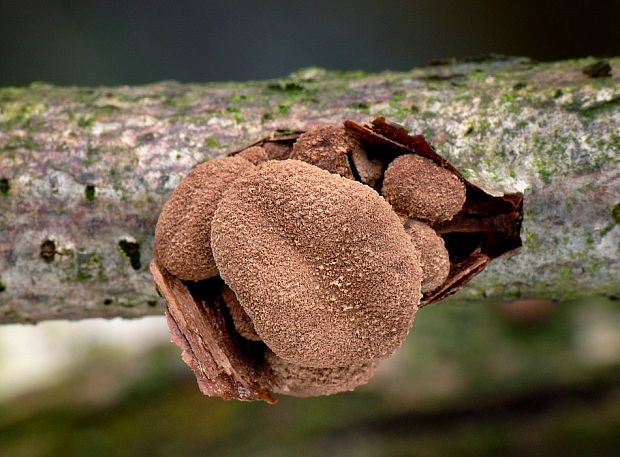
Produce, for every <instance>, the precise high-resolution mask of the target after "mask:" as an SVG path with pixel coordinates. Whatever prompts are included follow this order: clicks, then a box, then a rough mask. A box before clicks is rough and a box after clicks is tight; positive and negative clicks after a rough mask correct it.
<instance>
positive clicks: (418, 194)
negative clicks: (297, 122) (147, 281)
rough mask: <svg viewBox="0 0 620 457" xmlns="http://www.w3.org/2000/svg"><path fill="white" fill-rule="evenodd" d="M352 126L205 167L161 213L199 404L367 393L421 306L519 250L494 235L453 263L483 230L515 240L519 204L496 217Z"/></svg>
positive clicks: (486, 200) (166, 277) (480, 197)
mask: <svg viewBox="0 0 620 457" xmlns="http://www.w3.org/2000/svg"><path fill="white" fill-rule="evenodd" d="M344 125H345V126H344V127H342V126H335V125H322V126H316V127H312V128H310V129H309V130H308V131H307V132H305V133H301V134H294V135H291V136H290V137H284V138H283V137H278V138H275V139H266V140H263V141H261V142H258V143H256V144H254V145H252V146H250V147H248V148H246V149H244V150H242V151H239V152H236V153H233V154H232V155H230V156H228V157H225V158H220V159H216V160H213V161H210V162H207V163H204V164H201V165H199V166H198V167H196V168H195V169H194V170H193V171H192V172H191V173H189V174H188V176H187V177H186V178H185V179H184V180H183V181H182V182H181V183H180V184H179V186H178V188H177V189H176V190H175V192H174V193H173V194H172V196H171V197H170V199H169V201H168V202H167V203H166V205H165V207H164V209H163V211H162V213H161V215H160V218H159V221H158V223H157V227H156V238H155V260H154V262H153V264H152V265H151V270H152V271H153V274H154V276H155V280H156V283H157V284H158V287H159V289H160V290H161V291H162V293H163V295H164V296H165V298H166V299H167V301H168V311H167V315H168V322H169V325H170V329H171V335H172V339H173V341H174V342H175V343H176V344H177V345H179V346H180V347H181V349H182V350H183V360H185V361H186V363H187V364H188V365H190V367H192V368H193V369H194V372H195V374H196V377H197V379H198V383H199V386H200V388H201V390H202V391H203V392H204V393H205V394H207V395H216V396H221V397H223V398H238V399H250V400H252V399H254V400H256V399H261V400H265V401H268V402H274V401H275V399H274V398H273V396H272V393H279V394H285V395H294V396H300V397H307V396H315V395H330V394H335V393H338V392H342V391H347V390H352V389H354V388H356V387H358V386H359V385H362V384H365V383H366V382H368V380H369V379H370V378H371V377H372V374H373V373H374V371H375V369H376V367H377V366H378V365H379V364H380V362H381V361H382V360H384V359H385V358H387V357H389V356H390V355H391V354H392V353H394V351H395V350H397V349H398V347H399V346H400V345H401V344H402V343H403V341H404V340H405V338H406V336H407V334H408V332H409V330H410V328H411V325H412V322H413V320H414V316H415V314H416V311H417V310H418V308H419V307H420V306H422V305H424V304H427V303H430V302H433V301H437V300H440V299H441V298H443V297H445V296H447V295H449V294H451V293H454V291H456V290H458V288H460V287H462V285H463V284H464V283H465V282H466V281H467V280H468V279H470V278H471V277H473V276H474V275H475V274H477V273H478V272H480V271H481V270H482V269H483V268H484V266H485V265H486V264H487V263H488V262H489V261H490V260H491V259H492V258H494V257H496V256H498V255H500V254H502V253H505V252H510V251H511V250H513V249H514V248H515V247H518V245H519V244H520V239H509V240H508V241H507V242H505V243H504V242H503V241H502V237H501V236H500V235H501V234H497V233H494V234H493V236H489V237H485V236H480V237H478V238H476V239H480V240H481V241H480V243H479V245H478V246H469V245H468V246H467V249H468V250H466V251H463V249H462V248H460V249H459V250H458V252H456V251H455V253H454V255H453V253H451V252H450V249H449V246H448V245H447V244H446V243H445V242H444V239H443V238H442V237H443V236H446V234H449V235H450V237H451V240H454V239H458V237H459V236H460V235H459V234H460V233H461V232H465V231H471V227H482V228H481V229H480V230H484V227H487V226H492V224H491V225H489V224H488V223H487V221H488V219H489V218H491V219H492V218H493V217H496V216H497V217H502V220H503V221H506V220H508V221H509V222H510V221H511V220H512V221H513V222H512V225H510V223H509V224H508V225H504V226H502V227H508V228H507V229H506V230H508V235H507V236H508V238H510V236H512V235H513V234H514V232H515V231H516V233H517V234H518V229H519V227H520V211H521V209H522V207H521V206H520V205H521V197H520V195H518V194H514V195H510V196H507V197H506V198H504V199H503V200H502V201H503V203H502V204H501V205H498V204H497V202H496V200H497V199H502V198H503V197H491V196H489V195H487V194H485V193H484V192H483V191H482V190H481V189H479V188H477V187H475V186H474V185H473V184H471V183H468V182H467V181H466V180H465V179H464V178H463V177H462V176H461V175H460V173H458V171H456V169H455V168H454V167H452V166H451V165H450V164H448V163H447V162H446V161H445V160H444V159H442V158H441V157H440V156H439V155H438V154H436V153H435V152H434V150H433V149H432V148H431V147H430V145H428V143H426V142H425V140H424V139H423V137H421V136H416V137H410V136H408V135H407V134H406V132H404V131H403V129H401V128H399V127H397V126H393V125H391V124H387V123H385V121H383V120H382V119H378V120H375V121H374V122H373V124H372V126H363V125H360V124H356V123H354V122H352V121H346V122H345V124H344ZM378 191H380V192H378ZM468 195H472V196H473V197H471V198H472V199H473V200H472V201H471V202H470V201H469V200H467V198H469V197H468ZM466 200H467V202H466ZM472 208H473V212H472ZM497 208H502V211H503V213H502V214H498V215H496V214H495V213H494V211H495V212H497V211H498V210H497ZM472 221H473V222H472ZM476 224H477V225H476ZM485 224H486V225H485ZM464 227H466V229H464ZM482 235H484V233H482ZM455 237H456V238H455ZM513 238H514V236H513ZM502 243H504V244H502ZM470 244H471V243H470Z"/></svg>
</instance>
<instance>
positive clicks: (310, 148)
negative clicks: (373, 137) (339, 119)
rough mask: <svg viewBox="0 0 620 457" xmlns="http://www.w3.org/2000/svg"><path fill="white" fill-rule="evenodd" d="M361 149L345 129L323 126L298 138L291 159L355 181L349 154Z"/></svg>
mask: <svg viewBox="0 0 620 457" xmlns="http://www.w3.org/2000/svg"><path fill="white" fill-rule="evenodd" d="M360 148H361V146H360V145H359V144H358V143H357V141H355V140H354V139H353V138H351V137H350V136H349V135H348V134H347V133H346V131H345V130H344V128H343V127H340V126H337V125H323V126H318V127H313V128H311V129H310V130H308V131H307V132H305V133H302V134H301V135H300V136H299V138H297V141H296V142H295V144H294V145H293V152H292V153H291V159H296V160H302V161H304V162H307V163H310V164H312V165H316V166H317V167H319V168H322V169H323V170H327V171H329V172H330V173H337V174H339V175H340V176H344V177H345V178H349V179H353V172H352V171H351V167H350V165H349V154H352V152H353V151H354V150H355V149H360Z"/></svg>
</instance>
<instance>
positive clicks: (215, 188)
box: [155, 157, 254, 280]
mask: <svg viewBox="0 0 620 457" xmlns="http://www.w3.org/2000/svg"><path fill="white" fill-rule="evenodd" d="M252 168H254V165H252V164H251V163H250V162H248V161H247V160H245V159H243V158H241V157H222V158H219V159H215V160H210V161H208V162H205V163H202V164H200V165H198V166H197V167H196V168H194V169H193V170H192V171H191V172H190V173H189V174H188V175H187V176H186V177H185V178H184V179H183V180H182V181H181V183H180V184H179V185H178V186H177V188H176V189H175V191H174V192H173V193H172V195H171V196H170V198H169V199H168V201H167V202H166V204H165V205H164V208H163V210H162V212H161V214H160V215H159V220H158V221H157V226H156V227H155V255H156V257H157V259H158V261H159V262H160V263H161V265H163V266H164V268H166V270H168V271H169V272H170V273H172V274H173V275H175V276H177V277H178V278H181V279H186V280H201V279H207V278H211V277H213V276H217V274H218V271H217V267H216V265H215V261H214V260H213V254H212V253H211V219H212V217H213V213H214V212H215V208H216V207H217V202H218V201H219V199H220V198H221V196H222V194H223V193H224V191H225V190H226V189H227V188H228V186H229V185H230V184H232V182H233V181H235V180H236V179H238V178H239V176H241V175H243V174H244V173H247V172H248V171H250V170H251V169H252Z"/></svg>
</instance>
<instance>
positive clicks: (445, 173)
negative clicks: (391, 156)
mask: <svg viewBox="0 0 620 457" xmlns="http://www.w3.org/2000/svg"><path fill="white" fill-rule="evenodd" d="M381 193H382V194H383V196H384V197H385V198H386V199H387V200H388V201H389V202H390V203H391V204H392V206H393V207H394V209H395V210H396V211H398V212H399V213H402V214H405V215H407V216H409V217H412V218H414V219H422V220H425V221H428V222H430V223H431V224H435V223H437V222H441V221H445V220H448V219H451V218H452V216H454V215H455V214H456V213H458V212H459V211H460V210H461V208H462V207H463V204H464V203H465V184H464V183H463V181H461V180H460V179H459V178H458V177H457V176H456V175H455V174H454V173H452V172H451V171H449V170H447V169H445V168H442V167H440V166H439V165H437V164H436V163H435V162H433V161H432V160H430V159H427V158H425V157H421V156H419V155H416V154H406V155H402V156H400V157H397V158H396V159H395V160H394V161H393V162H392V163H390V165H389V166H388V168H387V170H386V171H385V176H384V180H383V189H382V191H381Z"/></svg>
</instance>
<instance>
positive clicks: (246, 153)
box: [236, 146, 269, 165]
mask: <svg viewBox="0 0 620 457" xmlns="http://www.w3.org/2000/svg"><path fill="white" fill-rule="evenodd" d="M236 157H241V158H243V159H245V160H247V161H248V162H252V163H253V164H254V165H258V164H261V163H263V162H266V161H267V160H269V156H268V155H267V151H265V149H264V148H263V147H262V146H251V147H249V148H247V149H244V150H243V151H241V152H240V153H239V154H237V155H236Z"/></svg>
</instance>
